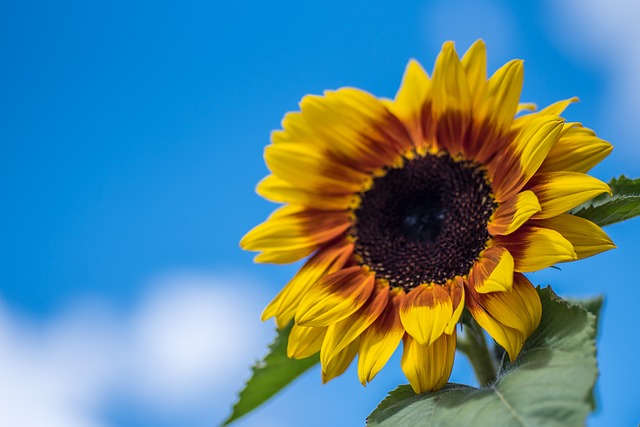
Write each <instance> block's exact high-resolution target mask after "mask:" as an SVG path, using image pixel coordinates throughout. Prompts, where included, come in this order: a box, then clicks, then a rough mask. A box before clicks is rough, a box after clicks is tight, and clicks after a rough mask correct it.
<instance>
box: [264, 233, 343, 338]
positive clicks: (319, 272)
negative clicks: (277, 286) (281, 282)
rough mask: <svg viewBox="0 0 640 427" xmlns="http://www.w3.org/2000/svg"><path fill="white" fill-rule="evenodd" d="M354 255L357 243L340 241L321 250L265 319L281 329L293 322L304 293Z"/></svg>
mask: <svg viewBox="0 0 640 427" xmlns="http://www.w3.org/2000/svg"><path fill="white" fill-rule="evenodd" d="M352 253H353V244H351V243H346V242H339V243H337V244H334V245H331V246H328V247H325V248H322V249H320V250H319V251H318V252H317V253H316V254H315V255H313V256H312V257H311V258H309V260H307V262H305V264H304V265H303V266H302V268H301V269H300V271H298V273H296V275H295V276H293V278H292V279H291V280H290V281H289V283H287V285H286V286H285V287H284V288H282V291H280V293H279V294H278V295H277V296H276V297H275V298H274V299H273V301H271V303H269V305H267V307H266V308H265V309H264V311H263V312H262V320H263V321H265V320H267V319H269V318H271V317H274V316H275V318H276V324H277V325H278V328H284V327H285V326H287V325H288V324H289V322H291V320H292V319H293V316H294V314H295V312H296V309H297V308H298V305H299V304H300V301H301V300H302V297H303V296H304V294H305V293H306V292H307V291H308V290H309V289H310V288H311V287H312V286H313V285H314V284H315V283H316V282H317V281H318V280H319V279H320V278H321V277H323V276H326V275H328V274H331V273H333V272H335V271H338V270H340V269H341V268H342V267H343V266H344V264H345V263H346V262H347V260H348V259H349V257H350V256H351V254H352Z"/></svg>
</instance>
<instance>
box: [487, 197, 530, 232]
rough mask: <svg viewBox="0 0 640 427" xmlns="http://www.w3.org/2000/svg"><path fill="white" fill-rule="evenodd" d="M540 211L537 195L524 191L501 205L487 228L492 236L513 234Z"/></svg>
mask: <svg viewBox="0 0 640 427" xmlns="http://www.w3.org/2000/svg"><path fill="white" fill-rule="evenodd" d="M540 209H541V207H540V203H539V202H538V198H537V197H536V195H535V194H534V193H533V192H532V191H526V190H525V191H522V192H520V193H518V194H517V195H516V196H515V197H512V198H511V199H509V200H507V201H506V202H504V203H500V205H499V206H498V208H497V209H496V211H495V213H494V214H493V217H492V218H491V221H490V222H489V225H488V227H487V228H488V230H489V234H491V235H492V236H495V235H507V234H511V233H513V232H514V231H516V230H517V229H518V228H520V226H522V224H524V223H525V222H527V220H529V218H531V217H532V216H533V214H535V213H536V212H539V211H540Z"/></svg>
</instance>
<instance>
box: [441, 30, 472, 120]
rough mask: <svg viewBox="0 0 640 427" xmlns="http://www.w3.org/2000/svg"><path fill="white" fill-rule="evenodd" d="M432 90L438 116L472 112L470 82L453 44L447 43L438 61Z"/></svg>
mask: <svg viewBox="0 0 640 427" xmlns="http://www.w3.org/2000/svg"><path fill="white" fill-rule="evenodd" d="M431 90H432V95H431V96H432V100H433V111H434V113H435V114H436V115H437V116H440V115H442V114H443V113H445V112H446V111H462V112H465V113H466V112H469V111H470V110H471V95H470V93H469V82H468V81H467V75H466V73H465V70H464V68H462V64H461V63H460V59H459V58H458V54H457V53H456V50H455V47H454V45H453V42H446V43H445V44H444V45H443V46H442V51H441V52H440V54H439V55H438V58H437V59H436V65H435V67H434V70H433V78H432V80H431Z"/></svg>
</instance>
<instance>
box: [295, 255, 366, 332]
mask: <svg viewBox="0 0 640 427" xmlns="http://www.w3.org/2000/svg"><path fill="white" fill-rule="evenodd" d="M373 284H374V274H372V273H365V272H364V271H363V270H362V268H361V267H359V266H355V267H349V268H345V269H343V270H340V271H337V272H335V273H333V274H330V275H328V276H325V277H323V278H322V279H320V281H318V282H317V283H316V284H315V285H314V286H313V287H311V289H309V292H307V293H306V295H305V296H304V297H303V298H302V301H300V305H299V306H298V309H297V310H296V316H295V319H296V323H297V324H298V325H300V326H315V327H320V326H329V325H330V324H332V323H336V322H339V321H341V320H343V319H345V318H347V317H348V316H350V315H352V314H353V313H355V312H356V311H357V310H358V309H359V308H360V307H362V305H363V304H364V303H365V302H366V301H367V299H368V298H369V295H371V292H372V291H373Z"/></svg>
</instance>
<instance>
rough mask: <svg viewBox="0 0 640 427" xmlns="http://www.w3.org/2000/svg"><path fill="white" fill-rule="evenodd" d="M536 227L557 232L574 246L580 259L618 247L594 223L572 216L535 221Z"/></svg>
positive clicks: (565, 215) (566, 215)
mask: <svg viewBox="0 0 640 427" xmlns="http://www.w3.org/2000/svg"><path fill="white" fill-rule="evenodd" d="M534 224H535V225H538V226H540V227H545V228H550V229H552V230H556V231H557V232H559V233H560V234H562V236H564V238H565V239H567V240H568V241H570V242H571V244H572V245H573V248H574V250H575V251H576V254H577V255H578V259H582V258H587V257H590V256H593V255H596V254H599V253H602V252H604V251H608V250H609V249H613V248H615V247H616V245H615V244H614V243H613V242H612V241H611V239H610V238H609V236H607V234H606V233H605V232H604V231H602V229H601V228H600V227H598V226H597V225H596V224H594V223H593V222H591V221H589V220H586V219H584V218H580V217H577V216H574V215H570V214H564V215H559V216H557V217H554V218H549V219H544V220H539V221H534Z"/></svg>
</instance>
